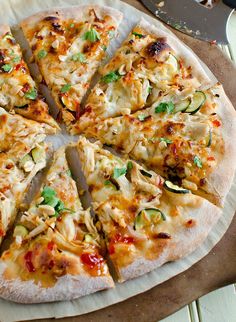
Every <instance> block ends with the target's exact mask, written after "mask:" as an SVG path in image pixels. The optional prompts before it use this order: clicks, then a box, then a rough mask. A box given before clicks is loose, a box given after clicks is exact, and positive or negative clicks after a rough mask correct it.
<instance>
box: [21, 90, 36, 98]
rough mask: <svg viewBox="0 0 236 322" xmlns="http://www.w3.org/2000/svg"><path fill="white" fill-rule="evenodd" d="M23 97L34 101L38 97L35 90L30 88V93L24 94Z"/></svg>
mask: <svg viewBox="0 0 236 322" xmlns="http://www.w3.org/2000/svg"><path fill="white" fill-rule="evenodd" d="M24 96H25V97H26V98H28V99H30V100H35V99H36V98H37V96H38V93H37V91H36V89H35V88H32V89H31V90H30V91H28V92H26V93H25V95H24Z"/></svg>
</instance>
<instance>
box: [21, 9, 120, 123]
mask: <svg viewBox="0 0 236 322" xmlns="http://www.w3.org/2000/svg"><path fill="white" fill-rule="evenodd" d="M121 19H122V14H121V13H120V12H119V11H117V10H115V9H113V8H110V7H103V6H99V5H89V6H78V7H73V8H65V9H58V10H53V11H47V12H40V13H38V14H36V15H34V16H31V17H29V18H27V19H26V20H24V21H23V22H22V24H21V26H22V29H23V32H24V34H25V36H26V38H27V40H28V41H29V44H30V47H31V49H32V52H33V56H34V58H35V60H36V62H37V64H38V66H39V69H40V71H41V73H42V75H43V78H44V80H45V82H46V84H47V85H48V87H49V89H50V90H51V93H52V96H53V98H54V100H55V102H56V104H57V106H58V109H59V110H60V112H61V117H62V119H63V121H64V122H65V123H66V124H70V123H71V122H72V121H74V120H75V119H76V117H77V115H78V113H79V111H80V103H81V100H82V98H83V96H84V95H85V93H86V91H87V89H88V87H89V85H90V81H91V78H92V76H93V75H94V73H95V72H96V70H97V68H98V66H99V64H100V63H101V60H102V59H103V57H104V56H105V51H106V49H107V47H108V45H109V43H110V40H111V38H112V37H113V36H114V35H115V34H116V30H117V27H118V25H119V23H120V21H121Z"/></svg>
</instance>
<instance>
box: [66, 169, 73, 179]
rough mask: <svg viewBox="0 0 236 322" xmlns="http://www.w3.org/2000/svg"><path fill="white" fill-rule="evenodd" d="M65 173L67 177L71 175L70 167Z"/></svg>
mask: <svg viewBox="0 0 236 322" xmlns="http://www.w3.org/2000/svg"><path fill="white" fill-rule="evenodd" d="M66 174H67V175H68V176H69V177H72V173H71V171H70V169H68V170H66Z"/></svg>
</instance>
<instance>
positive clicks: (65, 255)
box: [0, 147, 114, 303]
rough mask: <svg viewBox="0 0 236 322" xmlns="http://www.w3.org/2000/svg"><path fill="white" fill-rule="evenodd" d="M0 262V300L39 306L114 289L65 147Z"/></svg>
mask: <svg viewBox="0 0 236 322" xmlns="http://www.w3.org/2000/svg"><path fill="white" fill-rule="evenodd" d="M14 238H15V240H14V242H13V243H12V244H11V246H10V248H9V249H8V250H6V251H5V252H4V253H3V255H2V257H1V259H0V272H1V275H0V296H1V297H3V298H5V299H9V300H12V301H15V302H21V303H39V302H51V301H62V300H63V301H64V300H71V299H74V298H78V297H80V296H83V295H86V294H90V293H93V292H96V291H99V290H102V289H106V288H110V287H112V286H113V285H114V283H113V280H112V278H111V276H110V274H109V271H108V267H107V264H106V262H105V260H104V258H103V257H102V255H101V253H102V249H103V247H102V241H101V238H100V235H99V234H98V232H97V228H96V227H95V225H94V223H93V220H92V217H91V215H90V211H89V209H88V210H83V208H82V206H81V203H80V199H79V197H78V192H77V188H76V184H75V181H74V180H73V179H72V177H71V173H70V169H69V167H68V164H67V161H66V157H65V148H64V147H62V148H60V149H59V150H58V151H57V152H56V153H55V155H54V159H53V162H52V165H51V167H50V169H49V171H48V173H47V176H46V179H45V181H44V182H43V184H42V186H41V188H40V191H39V192H38V193H37V194H36V196H35V197H34V199H33V201H32V203H31V205H30V207H29V209H28V210H27V211H26V212H25V213H24V215H23V216H22V217H21V219H20V222H19V223H18V224H17V225H16V227H15V230H14Z"/></svg>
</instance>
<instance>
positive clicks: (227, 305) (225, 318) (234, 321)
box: [161, 13, 236, 322]
mask: <svg viewBox="0 0 236 322" xmlns="http://www.w3.org/2000/svg"><path fill="white" fill-rule="evenodd" d="M228 36H229V41H230V44H229V45H228V46H221V49H222V50H223V51H224V52H225V53H226V54H227V55H228V56H229V57H230V58H231V59H232V60H233V61H234V62H235V64H236V13H234V14H233V15H232V16H231V18H230V21H229V26H228ZM234 82H235V90H236V80H234ZM235 246H236V245H235ZM235 269H236V267H235ZM161 322H236V288H235V285H229V286H226V287H224V288H221V289H219V290H217V291H214V292H212V293H210V294H207V295H205V296H203V297H201V298H200V299H198V300H197V301H195V302H193V303H191V304H189V305H188V306H185V307H184V308H183V309H181V310H180V311H178V312H177V313H175V314H173V315H171V316H169V317H168V318H166V319H164V320H162V321H161Z"/></svg>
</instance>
